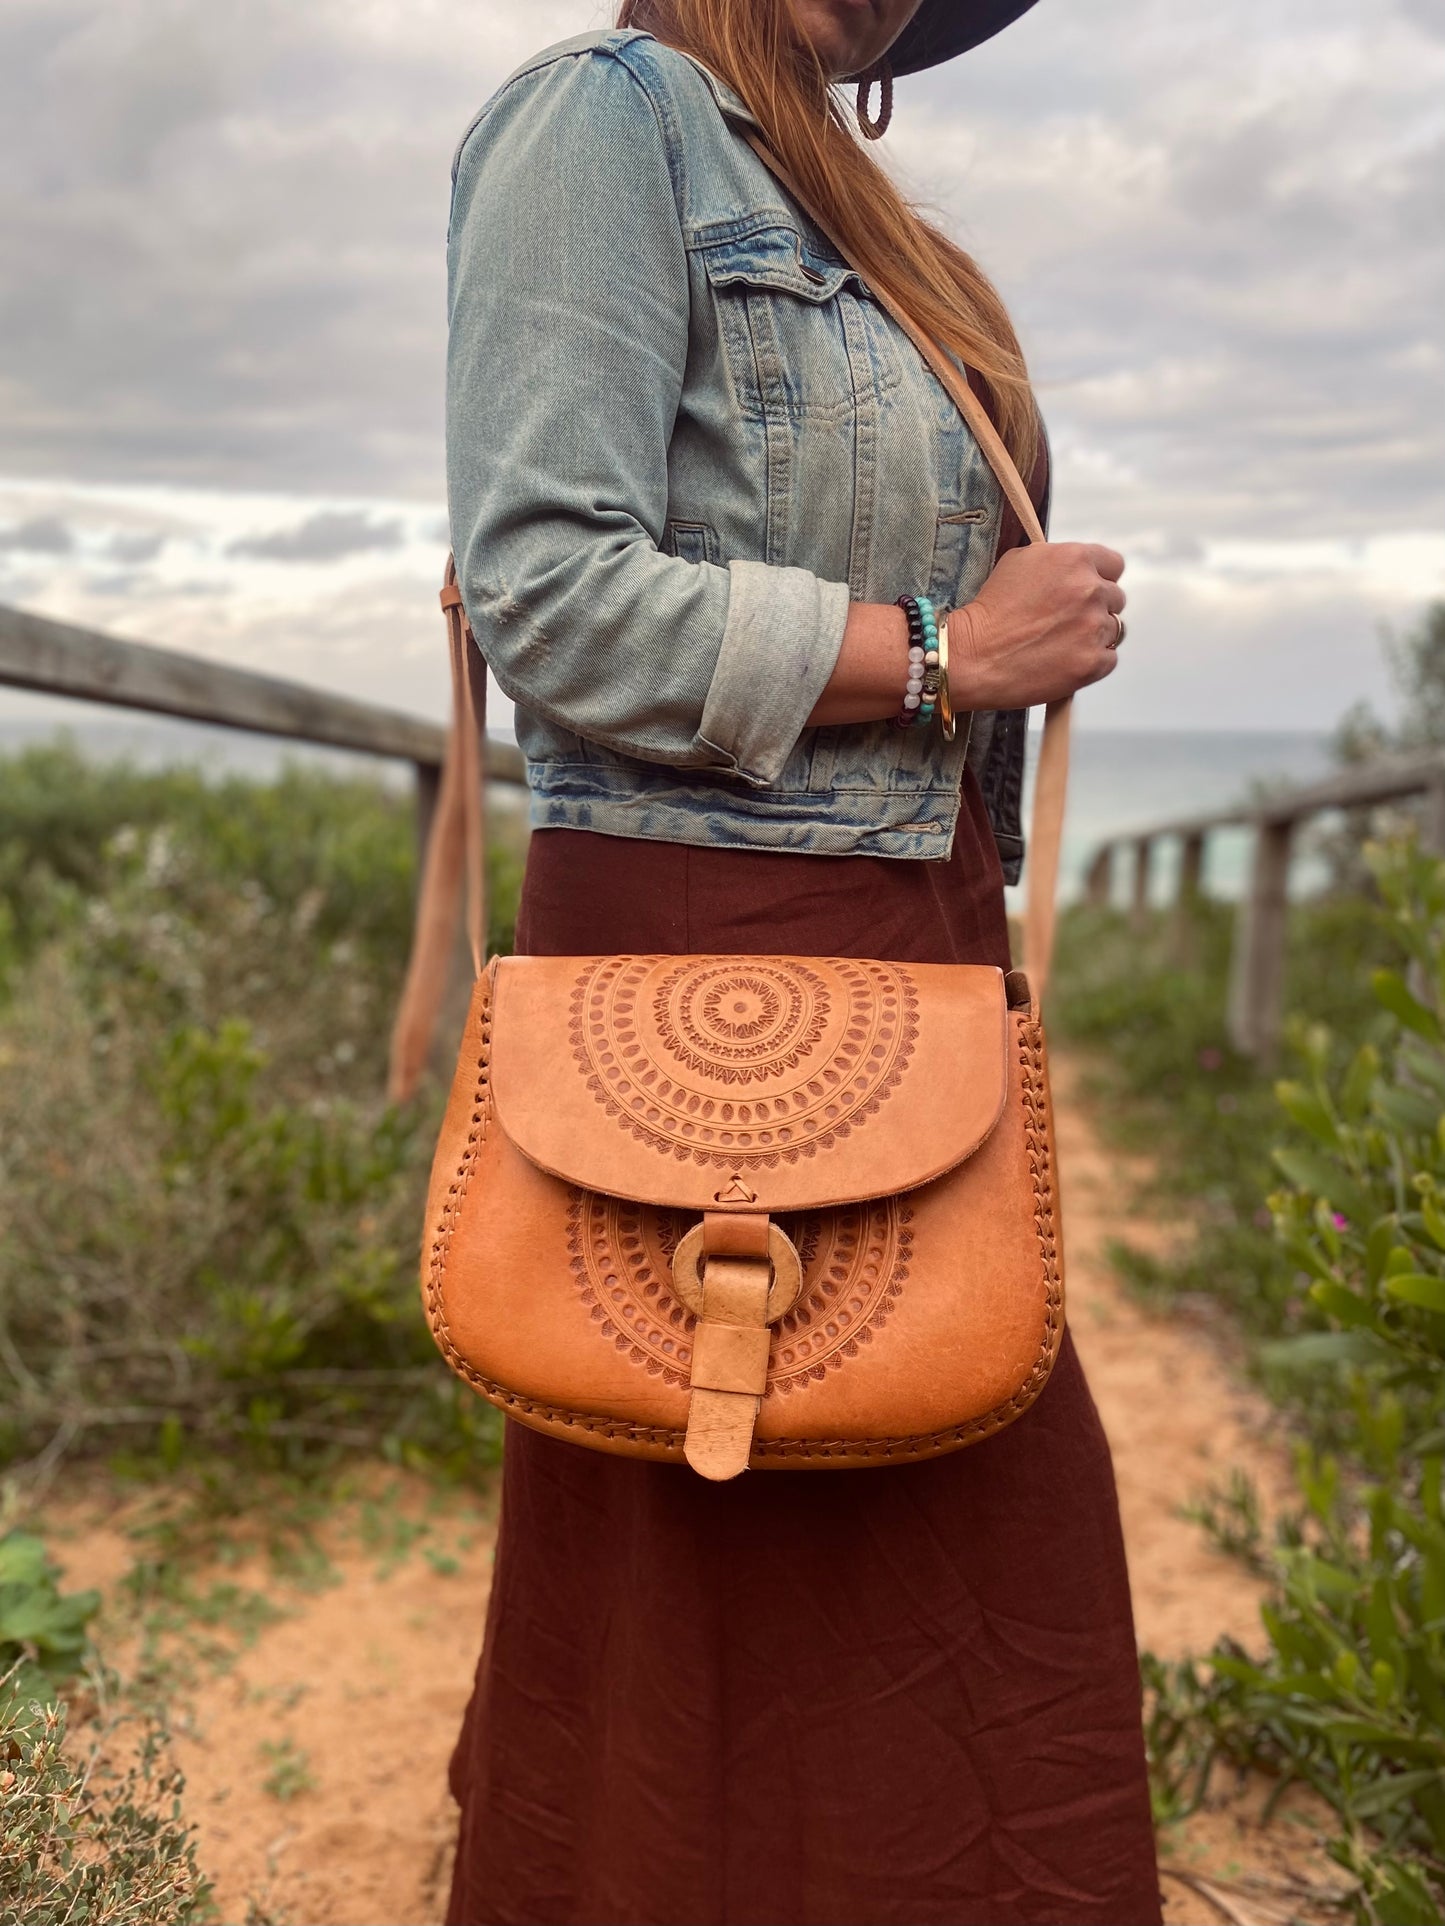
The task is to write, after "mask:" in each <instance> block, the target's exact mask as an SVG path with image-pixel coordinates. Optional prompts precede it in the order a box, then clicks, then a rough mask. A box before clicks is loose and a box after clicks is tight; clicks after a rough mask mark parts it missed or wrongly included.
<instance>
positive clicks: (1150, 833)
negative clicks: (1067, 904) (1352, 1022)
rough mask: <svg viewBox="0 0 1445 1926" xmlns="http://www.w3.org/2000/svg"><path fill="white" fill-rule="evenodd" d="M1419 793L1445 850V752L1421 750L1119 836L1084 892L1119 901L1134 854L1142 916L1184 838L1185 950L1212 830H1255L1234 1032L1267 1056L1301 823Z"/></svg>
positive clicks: (1181, 921)
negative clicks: (1158, 875)
mask: <svg viewBox="0 0 1445 1926" xmlns="http://www.w3.org/2000/svg"><path fill="white" fill-rule="evenodd" d="M1411 797H1423V798H1424V799H1425V808H1424V817H1423V825H1422V836H1423V839H1424V841H1425V843H1426V845H1427V846H1428V847H1429V848H1432V849H1434V850H1437V851H1439V852H1440V853H1441V854H1445V758H1442V757H1441V756H1439V755H1438V754H1437V755H1429V756H1417V757H1410V758H1401V759H1399V760H1397V761H1396V760H1392V761H1389V762H1381V763H1372V764H1367V765H1365V766H1364V767H1362V768H1359V769H1352V770H1349V771H1347V772H1346V773H1344V774H1341V775H1338V776H1333V777H1331V778H1330V779H1329V780H1328V781H1326V782H1319V783H1312V784H1310V785H1308V786H1307V787H1301V788H1299V789H1291V790H1285V791H1282V792H1281V793H1280V794H1278V795H1274V796H1268V797H1265V798H1263V799H1261V800H1259V801H1257V802H1251V803H1248V804H1245V805H1242V806H1241V807H1239V808H1237V809H1228V810H1222V811H1221V812H1220V813H1219V814H1217V815H1212V816H1193V817H1187V818H1185V819H1184V820H1182V821H1179V822H1168V823H1158V824H1156V825H1154V826H1153V827H1152V828H1149V829H1142V830H1134V831H1132V832H1130V833H1129V834H1127V835H1123V836H1115V837H1111V838H1110V839H1109V841H1108V842H1106V843H1103V844H1101V845H1100V846H1099V848H1098V849H1097V850H1096V851H1095V853H1094V856H1093V859H1092V861H1091V863H1090V865H1089V869H1088V872H1087V876H1086V880H1085V893H1086V895H1087V897H1088V899H1089V900H1090V901H1091V902H1094V903H1107V902H1109V901H1111V900H1112V898H1113V892H1114V877H1115V864H1116V862H1118V861H1119V860H1121V859H1122V858H1125V857H1127V858H1128V861H1129V871H1128V875H1129V887H1130V897H1131V902H1132V907H1133V913H1134V915H1135V916H1136V917H1137V918H1139V919H1140V920H1142V919H1143V918H1144V917H1145V916H1146V914H1147V912H1148V908H1149V893H1150V882H1151V877H1152V872H1153V861H1154V855H1155V852H1156V851H1157V850H1158V849H1159V848H1160V847H1161V845H1163V844H1165V843H1167V842H1170V841H1174V842H1177V843H1178V845H1179V879H1178V886H1177V890H1176V895H1175V904H1174V918H1175V932H1176V941H1177V944H1178V945H1179V946H1180V948H1181V950H1182V949H1183V947H1184V946H1185V945H1187V942H1188V932H1189V923H1190V917H1191V913H1192V910H1193V908H1194V905H1195V904H1196V903H1197V901H1198V900H1199V897H1200V895H1201V893H1202V891H1203V887H1204V872H1205V860H1206V850H1207V844H1208V840H1209V838H1210V836H1211V835H1213V834H1214V833H1215V832H1216V831H1217V830H1221V829H1247V830H1251V831H1252V832H1253V834H1254V855H1253V861H1252V863H1251V865H1250V875H1249V884H1248V888H1247V890H1246V892H1245V896H1244V899H1243V901H1242V902H1241V904H1240V906H1239V909H1238V912H1237V913H1236V916H1235V924H1234V946H1233V951H1232V955H1231V961H1230V974H1229V1015H1228V1023H1229V1037H1230V1041H1231V1042H1232V1043H1233V1045H1234V1047H1235V1048H1236V1049H1237V1050H1241V1051H1243V1052H1244V1053H1245V1054H1246V1055H1247V1056H1252V1057H1255V1058H1258V1059H1259V1060H1260V1061H1262V1062H1268V1061H1269V1060H1270V1059H1271V1058H1273V1056H1274V1055H1275V1053H1276V1052H1277V1050H1278V1048H1279V1041H1280V1034H1281V1030H1282V1028H1283V1023H1284V964H1285V938H1286V925H1287V919H1288V912H1289V871H1290V861H1291V858H1292V856H1293V855H1294V851H1295V846H1296V841H1297V837H1298V832H1299V830H1300V827H1301V825H1302V824H1304V823H1306V822H1308V821H1309V820H1310V819H1311V818H1312V817H1315V816H1320V815H1323V814H1325V813H1327V812H1330V811H1336V810H1360V809H1370V808H1374V807H1376V806H1378V805H1380V804H1383V803H1391V802H1402V801H1405V800H1407V799H1409V798H1411Z"/></svg>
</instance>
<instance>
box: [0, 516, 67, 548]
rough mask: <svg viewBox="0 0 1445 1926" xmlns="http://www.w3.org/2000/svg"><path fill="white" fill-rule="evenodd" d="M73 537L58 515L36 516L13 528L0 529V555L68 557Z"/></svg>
mask: <svg viewBox="0 0 1445 1926" xmlns="http://www.w3.org/2000/svg"><path fill="white" fill-rule="evenodd" d="M74 547H75V537H74V535H73V534H72V533H71V531H70V529H69V527H68V526H67V525H66V523H64V522H63V521H61V519H60V517H59V516H58V515H37V516H35V517H34V518H33V519H32V520H30V521H25V522H20V523H18V524H17V525H16V526H15V527H14V528H6V529H0V553H3V552H7V551H8V552H10V553H12V554H21V555H69V554H70V552H71V550H72V549H73V548H74Z"/></svg>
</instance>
